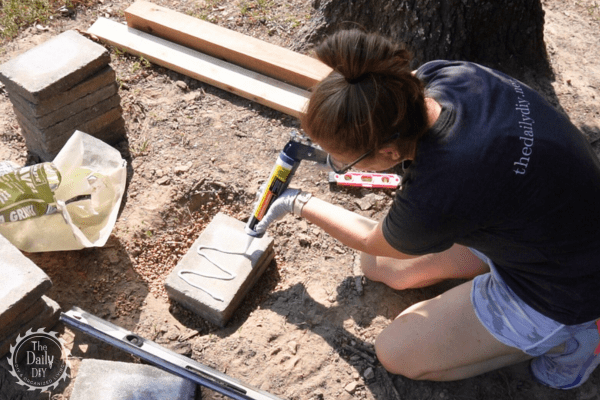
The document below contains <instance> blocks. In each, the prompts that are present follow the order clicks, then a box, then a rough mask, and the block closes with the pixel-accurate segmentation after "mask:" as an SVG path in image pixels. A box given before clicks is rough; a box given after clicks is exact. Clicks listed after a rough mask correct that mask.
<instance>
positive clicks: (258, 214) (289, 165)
mask: <svg viewBox="0 0 600 400" xmlns="http://www.w3.org/2000/svg"><path fill="white" fill-rule="evenodd" d="M296 163H297V162H296V160H294V159H293V158H291V157H290V156H288V155H287V154H286V153H285V152H284V151H283V150H282V151H281V152H280V153H279V157H278V158H277V162H276V163H275V166H274V167H273V170H272V171H271V175H269V180H268V181H267V184H266V186H265V189H264V191H263V192H262V193H261V194H260V197H259V199H258V201H257V203H256V207H255V208H254V212H253V213H252V215H251V216H250V219H249V220H248V223H247V224H246V227H245V231H246V233H247V234H248V235H250V236H255V237H262V235H263V234H264V233H260V234H259V233H258V232H256V230H255V227H256V225H257V224H258V223H259V222H260V221H261V220H262V219H263V217H264V216H265V214H266V213H267V211H269V208H270V207H271V204H273V202H274V201H275V199H277V197H278V196H279V195H280V194H281V193H282V192H283V191H284V190H285V189H286V188H287V185H288V182H289V178H291V175H292V173H293V171H294V166H295V165H296Z"/></svg>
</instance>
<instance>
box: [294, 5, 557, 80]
mask: <svg viewBox="0 0 600 400" xmlns="http://www.w3.org/2000/svg"><path fill="white" fill-rule="evenodd" d="M313 7H314V8H316V9H317V12H316V14H315V16H314V17H313V18H312V20H311V22H310V23H309V24H308V25H307V26H306V27H305V28H304V29H303V32H301V36H302V37H301V38H300V39H301V40H299V45H298V46H297V49H298V50H301V49H302V50H306V49H307V47H308V46H310V45H313V44H315V43H318V42H320V41H321V40H322V39H323V38H324V37H325V36H326V35H328V34H331V33H333V32H335V31H336V30H339V29H348V28H353V27H354V28H361V29H364V30H366V31H368V32H379V33H382V34H384V35H386V36H388V37H390V38H392V39H394V40H397V41H400V42H403V43H405V44H406V46H407V48H408V49H409V50H410V51H411V52H412V54H413V56H414V57H415V61H414V63H415V65H413V66H418V65H420V64H422V63H424V62H427V61H431V60H434V59H446V60H467V61H474V62H478V63H481V64H484V65H488V66H490V67H493V68H497V69H500V70H504V71H506V72H515V71H520V70H522V69H523V68H528V69H529V68H534V69H536V70H538V71H539V72H548V71H549V64H548V60H547V55H546V47H545V44H544V11H543V9H542V5H541V2H540V0H507V1H498V0H384V1H380V0H313ZM544 69H545V70H544Z"/></svg>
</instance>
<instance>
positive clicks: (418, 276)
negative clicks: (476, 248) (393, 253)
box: [361, 244, 489, 290]
mask: <svg viewBox="0 0 600 400" xmlns="http://www.w3.org/2000/svg"><path fill="white" fill-rule="evenodd" d="M361 268H362V270H363V273H364V274H365V276H366V277H367V278H369V279H371V280H373V281H376V282H383V283H385V284H386V285H388V286H390V287H391V288H393V289H398V290H402V289H409V288H420V287H425V286H429V285H433V284H435V283H438V282H440V281H442V280H444V279H456V278H464V279H471V278H473V277H475V276H477V275H480V274H483V273H485V272H488V271H489V267H488V266H487V264H485V263H484V262H483V261H481V259H480V258H479V257H477V256H476V255H475V254H473V253H472V252H471V250H469V248H467V247H465V246H461V245H458V244H455V245H454V246H452V247H451V248H449V249H448V250H446V251H443V252H441V253H434V254H428V255H425V256H422V257H418V258H413V259H409V260H398V259H395V258H388V257H375V256H372V255H370V254H366V253H361Z"/></svg>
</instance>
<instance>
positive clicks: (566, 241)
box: [383, 61, 600, 325]
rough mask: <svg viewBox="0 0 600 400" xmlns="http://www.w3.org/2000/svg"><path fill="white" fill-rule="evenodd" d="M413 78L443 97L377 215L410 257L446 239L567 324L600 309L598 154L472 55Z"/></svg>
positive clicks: (524, 90) (446, 244)
mask: <svg viewBox="0 0 600 400" xmlns="http://www.w3.org/2000/svg"><path fill="white" fill-rule="evenodd" d="M417 76H418V77H419V78H420V79H422V80H423V81H424V82H425V84H426V95H427V96H428V97H432V98H434V99H435V100H436V101H438V102H439V103H440V104H441V105H442V113H441V115H440V117H439V119H438V120H437V122H436V124H435V126H434V127H433V128H432V129H430V130H429V131H428V132H427V134H426V135H425V137H424V138H423V139H422V140H421V141H420V142H419V144H418V148H417V154H416V157H415V160H414V161H413V162H412V164H411V166H410V168H408V171H407V174H406V175H405V179H404V180H403V188H402V190H399V191H398V193H397V195H396V198H395V200H394V204H393V206H392V208H391V209H390V212H389V214H388V215H387V216H386V218H385V220H384V223H383V233H384V237H385V238H386V240H387V241H388V242H389V243H390V244H391V245H392V246H393V247H394V248H396V249H397V250H399V251H401V252H403V253H407V254H413V255H420V254H427V253H434V252H441V251H443V250H446V249H448V248H450V247H451V246H452V245H453V244H454V243H458V244H461V245H464V246H469V247H472V248H475V249H477V250H479V251H481V252H482V253H484V254H485V255H487V256H488V257H489V258H490V259H492V260H493V261H494V263H495V264H496V266H497V267H498V272H499V274H500V275H501V277H502V278H503V279H504V280H505V282H506V283H507V284H508V285H509V287H510V288H511V289H513V290H514V291H515V293H516V294H517V295H518V296H519V297H520V298H521V299H523V301H525V302H526V303H527V304H529V305H530V306H531V307H533V308H534V309H536V310H538V311H539V312H541V313H542V314H544V315H546V316H548V317H550V318H552V319H554V320H556V321H558V322H561V323H564V324H567V325H573V324H578V323H583V322H587V321H591V320H593V319H596V318H599V317H600V294H599V289H600V163H599V161H598V158H597V157H596V155H595V154H594V152H593V150H592V149H591V146H590V145H589V144H588V142H587V141H586V139H585V137H584V136H583V135H582V134H581V132H580V131H579V130H578V129H577V128H576V127H575V126H574V125H573V124H572V123H571V122H570V121H569V120H568V118H566V117H565V116H564V115H563V114H561V113H559V112H557V111H556V110H555V109H554V108H553V107H552V106H551V105H550V104H549V103H548V102H546V100H544V99H543V98H542V97H541V96H540V95H539V94H538V93H536V92H535V91H534V90H532V89H531V88H529V87H527V86H526V85H525V84H523V83H521V82H519V81H517V80H515V79H513V78H511V77H509V76H507V75H504V74H502V73H500V72H498V71H494V70H491V69H488V68H485V67H482V66H480V65H477V64H473V63H466V62H447V61H433V62H429V63H427V64H425V65H423V66H422V67H421V68H419V69H418V71H417Z"/></svg>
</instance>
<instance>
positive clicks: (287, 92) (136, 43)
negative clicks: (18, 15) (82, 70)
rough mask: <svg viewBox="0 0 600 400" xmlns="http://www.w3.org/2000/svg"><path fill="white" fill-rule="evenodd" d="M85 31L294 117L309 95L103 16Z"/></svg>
mask: <svg viewBox="0 0 600 400" xmlns="http://www.w3.org/2000/svg"><path fill="white" fill-rule="evenodd" d="M88 33H90V34H92V35H95V36H97V37H98V38H100V39H101V40H103V41H105V42H108V43H110V44H112V45H113V46H116V47H118V48H120V49H123V50H126V51H128V52H130V53H132V54H135V55H137V56H142V57H144V58H146V59H148V60H149V61H151V62H153V63H155V64H158V65H161V66H163V67H166V68H169V69H172V70H174V71H177V72H179V73H182V74H184V75H187V76H190V77H192V78H195V79H198V80H200V81H202V82H206V83H208V84H210V85H213V86H216V87H218V88H221V89H224V90H227V91H228V92H231V93H235V94H237V95H239V96H242V97H244V98H246V99H249V100H252V101H255V102H257V103H260V104H263V105H265V106H268V107H271V108H273V109H275V110H278V111H282V112H284V113H286V114H289V115H292V116H294V117H299V116H300V115H301V113H302V111H303V110H304V107H305V105H306V103H307V101H308V98H309V96H310V94H309V92H308V91H306V90H303V89H300V88H297V87H295V86H292V85H289V84H286V83H283V82H281V81H278V80H276V79H273V78H270V77H267V76H264V75H261V74H259V73H257V72H253V71H249V70H247V69H244V68H242V67H239V66H237V65H233V64H231V63H228V62H225V61H223V60H219V59H217V58H214V57H211V56H208V55H206V54H202V53H200V52H198V51H195V50H192V49H189V48H187V47H184V46H181V45H178V44H175V43H172V42H169V41H167V40H164V39H161V38H157V37H155V36H152V35H149V34H147V33H145V32H142V31H139V30H137V29H133V28H129V27H127V26H126V25H124V24H121V23H118V22H115V21H111V20H109V19H106V18H99V19H98V20H97V21H96V22H95V23H94V24H93V25H92V26H91V27H90V28H89V29H88Z"/></svg>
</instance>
